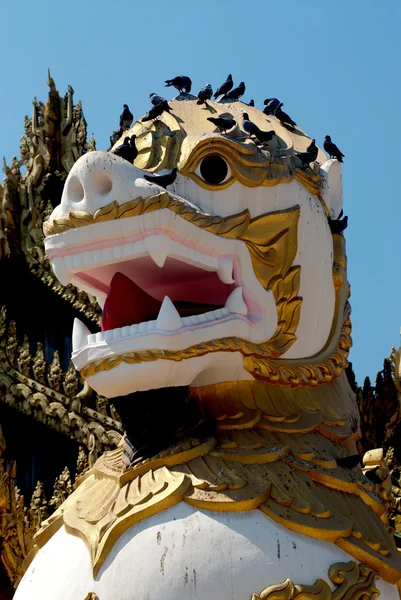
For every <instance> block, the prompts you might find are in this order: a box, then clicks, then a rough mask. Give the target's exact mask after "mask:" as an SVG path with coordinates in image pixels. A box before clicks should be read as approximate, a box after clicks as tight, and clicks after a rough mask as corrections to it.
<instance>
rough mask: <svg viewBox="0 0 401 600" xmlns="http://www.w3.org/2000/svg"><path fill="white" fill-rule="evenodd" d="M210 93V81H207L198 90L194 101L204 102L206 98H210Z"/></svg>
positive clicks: (211, 91)
mask: <svg viewBox="0 0 401 600" xmlns="http://www.w3.org/2000/svg"><path fill="white" fill-rule="evenodd" d="M212 94H213V90H212V86H211V85H210V83H207V84H206V85H205V86H204V87H203V88H202V89H201V90H199V94H198V100H197V101H196V104H203V103H205V104H206V100H210V98H211V97H212Z"/></svg>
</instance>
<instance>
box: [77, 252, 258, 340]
mask: <svg viewBox="0 0 401 600" xmlns="http://www.w3.org/2000/svg"><path fill="white" fill-rule="evenodd" d="M116 268H117V270H116ZM77 277H79V278H81V279H82V280H84V281H87V282H88V283H91V284H92V285H94V286H96V287H97V288H99V289H103V290H104V291H105V292H106V293H107V296H106V300H105V303H104V307H103V314H102V331H103V332H106V331H110V330H114V329H118V328H123V327H127V326H131V328H132V331H130V333H131V334H134V333H135V332H138V333H139V332H142V331H143V330H144V329H145V324H147V323H149V322H152V321H155V326H156V328H157V329H161V330H164V331H172V330H176V329H180V328H181V327H184V326H185V324H188V325H195V324H197V323H201V322H206V321H207V320H209V319H210V320H212V319H216V318H220V317H222V316H224V315H226V314H227V315H228V314H229V312H230V310H229V309H230V307H231V308H232V309H233V310H234V311H235V312H239V313H241V314H246V313H247V312H248V311H247V307H246V304H245V302H244V300H243V298H242V288H237V287H236V286H235V283H233V284H227V283H224V282H222V281H221V280H220V278H219V276H218V274H217V272H212V271H205V270H203V269H201V268H199V267H195V266H193V265H190V264H186V263H184V262H182V261H180V260H177V259H174V258H167V260H166V262H165V263H164V265H163V268H159V267H158V266H157V265H156V264H155V263H154V262H153V260H152V259H151V258H150V257H142V258H137V259H134V260H131V261H124V262H122V263H119V264H118V265H113V264H111V265H108V266H105V267H101V268H98V269H94V270H91V271H88V272H87V273H78V274H77ZM226 304H227V305H228V306H227V307H226Z"/></svg>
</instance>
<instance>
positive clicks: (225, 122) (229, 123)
mask: <svg viewBox="0 0 401 600" xmlns="http://www.w3.org/2000/svg"><path fill="white" fill-rule="evenodd" d="M207 120H208V121H210V122H211V123H213V125H216V127H218V128H219V129H220V131H223V132H224V133H225V132H226V131H227V130H228V129H232V128H233V127H235V120H234V119H229V118H227V117H208V119H207Z"/></svg>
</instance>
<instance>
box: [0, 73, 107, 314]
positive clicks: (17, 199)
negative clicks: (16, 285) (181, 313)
mask: <svg viewBox="0 0 401 600" xmlns="http://www.w3.org/2000/svg"><path fill="white" fill-rule="evenodd" d="M47 84H48V85H49V97H48V101H47V103H46V104H43V103H42V102H38V101H37V100H36V98H35V100H34V102H33V112H32V118H28V117H25V126H24V129H25V135H24V136H22V138H21V142H20V154H21V159H20V160H18V159H17V157H14V158H13V159H12V161H11V165H10V166H8V165H7V163H6V162H5V161H4V165H3V171H4V173H5V175H6V178H5V179H4V181H3V182H2V184H1V185H0V260H1V259H2V258H7V259H11V258H14V257H16V256H18V255H19V254H21V253H23V256H24V257H25V259H26V262H27V264H28V267H29V269H30V271H31V272H32V273H33V274H34V275H35V276H37V277H38V278H39V279H40V280H41V281H42V282H43V283H44V284H45V285H47V286H49V287H50V288H51V289H52V290H53V291H54V292H55V293H57V294H59V295H60V296H61V297H62V298H63V299H64V300H66V301H67V302H69V303H71V304H72V305H73V306H74V307H75V308H76V309H77V310H79V311H80V312H82V313H83V314H85V316H87V317H88V318H90V319H91V320H93V321H94V322H96V323H98V322H99V318H100V310H99V307H98V305H97V302H96V300H95V298H92V297H90V296H88V294H86V293H84V292H79V291H78V290H77V289H76V288H75V287H74V286H72V285H69V286H67V287H66V288H65V287H63V286H61V285H60V284H59V282H58V281H57V279H56V277H55V276H54V274H53V271H52V269H51V266H50V262H49V260H48V258H47V257H46V255H45V253H44V250H43V230H42V228H43V224H44V222H45V221H46V219H48V217H49V215H50V214H51V212H52V210H53V207H52V205H51V202H50V200H49V199H48V198H49V196H50V197H51V198H57V196H58V195H61V192H62V187H63V184H64V181H65V179H66V177H67V175H68V172H69V170H70V169H71V167H72V166H73V164H74V163H75V161H76V160H77V159H78V158H79V157H80V156H82V154H84V153H85V152H90V151H92V150H94V149H95V147H96V144H95V141H94V139H93V136H92V138H91V139H90V140H89V141H88V142H86V122H85V118H84V116H83V112H82V105H81V103H80V102H78V103H77V104H76V105H74V102H73V93H74V91H73V89H72V88H71V87H70V86H69V88H68V93H67V95H66V97H65V98H61V97H60V96H59V93H58V91H57V90H56V87H55V84H54V81H53V79H52V77H51V76H50V74H48V77H47ZM21 166H25V173H24V174H23V175H22V174H21V170H20V167H21Z"/></svg>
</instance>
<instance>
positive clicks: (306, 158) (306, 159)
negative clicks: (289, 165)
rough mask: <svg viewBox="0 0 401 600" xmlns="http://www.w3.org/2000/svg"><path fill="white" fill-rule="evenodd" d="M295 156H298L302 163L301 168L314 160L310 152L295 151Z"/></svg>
mask: <svg viewBox="0 0 401 600" xmlns="http://www.w3.org/2000/svg"><path fill="white" fill-rule="evenodd" d="M295 156H296V157H297V158H299V160H300V161H301V163H302V168H303V169H304V168H305V167H307V166H309V165H310V163H311V162H314V161H315V160H316V159H315V158H314V154H313V153H312V152H308V151H307V152H296V153H295Z"/></svg>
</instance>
